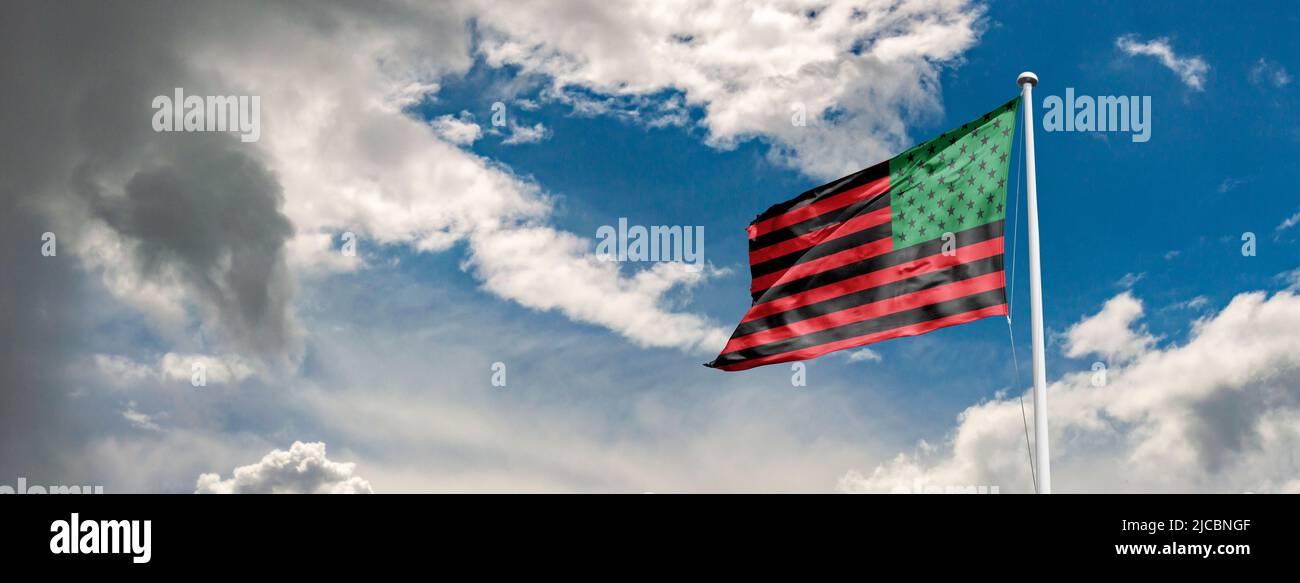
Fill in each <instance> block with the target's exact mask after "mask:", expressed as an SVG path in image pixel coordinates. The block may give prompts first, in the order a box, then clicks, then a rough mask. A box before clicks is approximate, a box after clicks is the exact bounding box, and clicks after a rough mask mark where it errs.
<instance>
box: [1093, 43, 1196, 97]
mask: <svg viewBox="0 0 1300 583" xmlns="http://www.w3.org/2000/svg"><path fill="white" fill-rule="evenodd" d="M1115 46H1117V47H1119V49H1120V50H1122V51H1124V52H1125V53H1127V54H1129V55H1145V56H1149V57H1155V58H1156V59H1157V60H1159V61H1160V64H1161V65H1164V66H1165V67H1166V68H1168V69H1169V70H1170V71H1173V72H1174V73H1175V74H1177V75H1178V78H1179V79H1181V80H1182V81H1183V84H1184V85H1186V86H1188V87H1190V88H1192V89H1194V90H1196V91H1204V90H1205V75H1206V73H1209V72H1210V66H1209V65H1208V64H1206V63H1205V60H1204V59H1202V58H1201V57H1199V56H1195V57H1180V56H1178V54H1176V53H1174V49H1173V47H1172V46H1171V45H1170V44H1169V39H1166V38H1158V39H1154V40H1151V41H1148V42H1141V41H1139V40H1137V36H1136V35H1132V34H1128V35H1124V36H1121V37H1119V38H1117V39H1115Z"/></svg>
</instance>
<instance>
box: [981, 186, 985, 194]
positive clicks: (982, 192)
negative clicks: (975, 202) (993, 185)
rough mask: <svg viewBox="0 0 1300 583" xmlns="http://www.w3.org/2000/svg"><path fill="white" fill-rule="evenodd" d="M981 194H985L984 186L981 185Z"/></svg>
mask: <svg viewBox="0 0 1300 583" xmlns="http://www.w3.org/2000/svg"><path fill="white" fill-rule="evenodd" d="M980 194H984V185H983V184H981V185H980Z"/></svg>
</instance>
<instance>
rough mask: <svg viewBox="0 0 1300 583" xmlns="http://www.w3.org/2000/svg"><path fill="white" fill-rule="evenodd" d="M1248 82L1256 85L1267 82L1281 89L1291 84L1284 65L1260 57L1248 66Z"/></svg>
mask: <svg viewBox="0 0 1300 583" xmlns="http://www.w3.org/2000/svg"><path fill="white" fill-rule="evenodd" d="M1250 82H1251V83H1254V84H1256V85H1259V84H1261V83H1268V84H1270V85H1272V86H1274V87H1277V88H1279V89H1281V88H1282V87H1286V86H1287V85H1290V84H1291V74H1290V73H1287V70H1286V67H1283V66H1282V65H1279V64H1277V63H1273V62H1271V61H1269V60H1267V59H1263V58H1261V59H1260V60H1259V61H1257V62H1256V63H1255V66H1254V67H1251V68H1250Z"/></svg>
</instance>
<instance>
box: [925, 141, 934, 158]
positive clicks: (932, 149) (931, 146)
mask: <svg viewBox="0 0 1300 583" xmlns="http://www.w3.org/2000/svg"><path fill="white" fill-rule="evenodd" d="M926 151H928V152H930V155H931V156H933V155H934V144H930V147H929V148H926Z"/></svg>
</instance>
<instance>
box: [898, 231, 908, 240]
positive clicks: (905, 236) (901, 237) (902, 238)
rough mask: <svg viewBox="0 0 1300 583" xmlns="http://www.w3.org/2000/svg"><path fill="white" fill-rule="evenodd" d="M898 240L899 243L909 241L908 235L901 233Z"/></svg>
mask: <svg viewBox="0 0 1300 583" xmlns="http://www.w3.org/2000/svg"><path fill="white" fill-rule="evenodd" d="M898 240H899V241H906V240H907V233H899V234H898Z"/></svg>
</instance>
